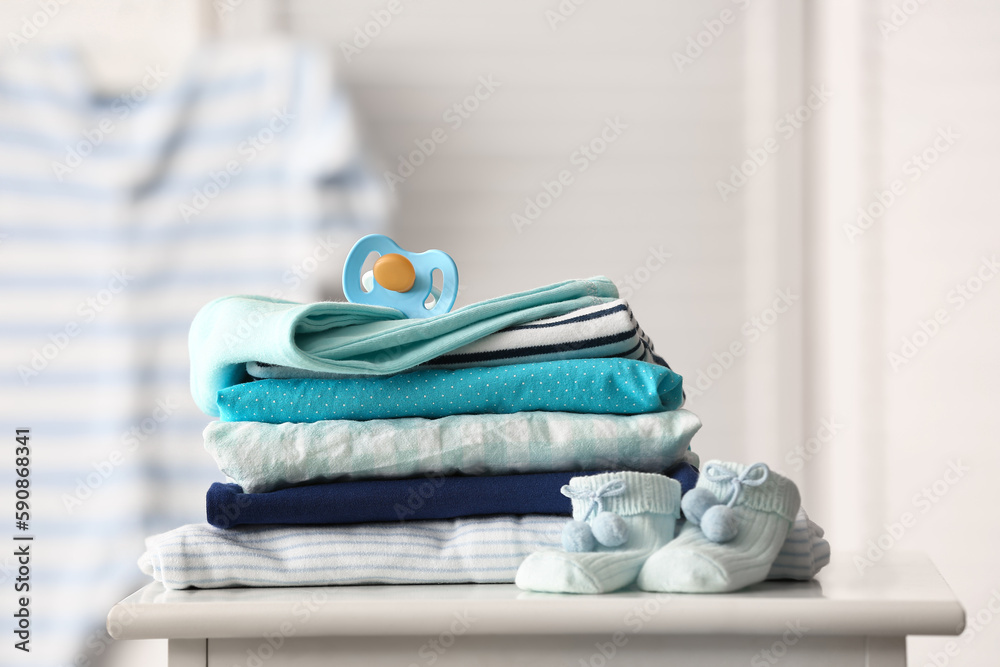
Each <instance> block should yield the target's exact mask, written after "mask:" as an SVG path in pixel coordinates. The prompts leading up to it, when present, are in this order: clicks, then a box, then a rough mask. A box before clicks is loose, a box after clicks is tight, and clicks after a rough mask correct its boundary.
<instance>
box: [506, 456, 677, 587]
mask: <svg viewBox="0 0 1000 667" xmlns="http://www.w3.org/2000/svg"><path fill="white" fill-rule="evenodd" d="M569 487H570V492H569V495H570V497H571V498H572V499H573V518H574V519H575V521H574V522H571V523H570V525H571V526H575V527H574V528H568V529H567V530H566V532H564V533H563V544H564V546H567V547H574V548H573V549H567V550H566V551H562V550H559V549H549V550H545V551H537V552H535V553H533V554H531V555H530V556H528V557H527V558H526V559H525V560H524V562H523V563H521V567H520V568H518V571H517V576H516V578H515V580H514V582H515V583H516V584H517V585H518V586H519V587H520V588H523V589H525V590H531V591H544V592H550V593H607V592H610V591H614V590H617V589H619V588H622V587H624V586H627V585H629V584H630V583H632V582H633V581H634V580H635V577H636V575H637V574H638V573H639V568H641V567H642V563H643V561H645V560H646V558H647V557H648V556H649V555H650V554H651V553H653V552H654V551H656V550H657V549H659V548H660V547H662V546H663V545H664V544H666V543H667V542H668V541H669V540H670V539H671V538H672V537H673V535H674V528H675V526H676V522H677V519H678V518H679V517H680V500H681V498H680V496H681V486H680V483H678V482H677V481H676V480H673V479H670V478H669V477H666V476H664V475H657V474H653V473H642V472H615V473H604V474H600V475H590V476H586V477H574V478H573V479H571V480H570V482H569ZM609 489H610V490H611V491H612V492H613V493H609ZM617 489H620V490H619V491H615V490H617ZM598 500H600V508H595V505H597V503H598ZM595 509H597V514H596V516H594V518H593V519H591V520H590V521H589V524H588V523H587V522H586V521H585V520H586V519H587V518H589V517H590V516H592V515H593V513H594V511H595ZM602 517H603V518H602ZM612 517H613V518H612ZM580 523H584V525H588V527H589V529H590V530H589V532H588V531H587V530H586V529H584V528H582V527H580ZM586 535H589V536H590V537H589V538H587V537H586ZM589 540H593V543H592V544H591V543H590V542H589ZM584 546H590V547H591V548H592V549H593V550H592V551H591V550H588V551H582V550H576V547H581V548H582V547H584Z"/></svg>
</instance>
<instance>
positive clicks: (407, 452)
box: [205, 410, 701, 493]
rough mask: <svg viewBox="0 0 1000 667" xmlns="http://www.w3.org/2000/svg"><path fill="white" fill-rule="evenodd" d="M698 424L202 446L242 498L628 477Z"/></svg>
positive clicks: (316, 434)
mask: <svg viewBox="0 0 1000 667" xmlns="http://www.w3.org/2000/svg"><path fill="white" fill-rule="evenodd" d="M700 428H701V421H700V420H699V419H698V417H697V416H695V415H694V414H693V413H691V412H688V411H687V410H671V411H669V412H654V413H647V414H639V415H626V416H621V415H589V414H572V413H565V412H517V413H513V414H500V415H455V416H451V417H442V418H441V419H423V418H419V417H414V418H406V419H376V420H371V421H348V420H336V421H320V422H314V423H310V424H291V423H285V424H263V423H259V422H212V423H211V424H209V425H208V428H206V429H205V449H207V450H208V452H209V453H210V454H211V455H212V457H213V458H215V461H216V463H217V464H218V465H219V469H220V470H222V472H223V473H225V474H226V475H227V476H228V477H229V478H230V479H232V481H234V482H235V483H237V484H239V485H240V486H241V487H243V490H244V491H245V492H247V493H262V492H266V491H272V490H274V489H278V488H282V487H287V486H291V485H294V484H302V483H306V482H329V481H336V480H347V479H356V480H360V479H390V478H403V477H416V476H419V475H428V476H442V475H462V474H470V475H473V474H478V475H504V474H511V473H519V472H559V471H573V470H635V471H641V472H661V471H663V470H666V469H668V468H670V467H671V466H672V465H674V464H676V463H679V462H681V461H685V462H687V463H691V464H692V465H696V466H697V464H698V459H697V457H696V456H695V455H694V454H693V453H692V452H691V451H689V445H690V442H691V438H692V437H693V436H694V434H695V433H696V432H697V431H698V429H700Z"/></svg>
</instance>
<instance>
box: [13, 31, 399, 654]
mask: <svg viewBox="0 0 1000 667" xmlns="http://www.w3.org/2000/svg"><path fill="white" fill-rule="evenodd" d="M335 83H336V82H335V79H334V77H333V74H332V72H331V71H330V70H329V68H328V66H327V63H326V60H325V58H324V57H323V56H321V55H319V54H317V53H313V52H311V51H309V50H306V49H302V48H298V47H291V46H288V45H283V44H280V43H274V44H255V45H253V47H252V48H239V47H226V48H223V47H212V48H207V49H205V50H203V51H201V52H199V53H197V54H196V55H195V57H194V58H193V59H192V60H191V61H190V62H189V63H188V64H187V65H186V67H184V68H182V69H179V70H177V71H167V70H164V69H163V68H161V67H158V66H157V65H156V64H155V63H153V64H151V65H150V68H149V69H148V70H147V71H146V72H145V73H144V76H143V78H142V79H141V80H139V81H136V82H135V84H136V85H135V87H133V88H132V89H130V90H129V91H125V92H124V93H123V94H122V95H119V96H110V97H109V96H105V95H103V94H102V93H100V92H99V91H96V90H95V89H94V87H93V86H92V85H91V83H90V78H89V76H88V73H87V71H86V68H85V65H84V63H83V61H82V60H81V58H80V57H78V55H77V54H75V53H74V52H71V51H68V50H53V51H44V52H37V53H31V52H28V51H24V52H22V53H20V54H19V55H18V56H17V57H7V58H5V59H0V146H2V150H0V259H2V261H0V293H2V299H3V303H4V317H3V320H2V322H0V355H2V358H3V362H4V364H3V367H4V369H5V371H6V372H5V373H4V375H3V379H2V383H0V385H2V386H0V402H2V403H3V405H4V407H5V409H4V412H3V415H2V417H0V423H2V425H3V429H2V430H0V433H7V434H8V435H9V437H10V438H11V439H13V436H14V429H15V428H24V427H28V428H30V429H31V443H32V457H31V475H32V477H31V484H32V493H33V494H34V495H33V498H34V500H35V503H34V504H33V506H32V511H31V521H30V531H29V532H30V533H32V534H34V535H35V538H36V542H35V544H36V545H37V551H36V553H35V554H34V560H33V563H32V565H33V571H32V575H33V579H32V591H31V593H32V597H31V601H32V613H33V615H34V618H33V631H34V634H33V641H32V656H31V657H32V660H33V662H32V664H33V665H53V666H55V665H57V664H58V665H64V664H86V663H85V662H83V661H84V660H93V659H94V658H96V656H98V655H100V654H102V653H103V652H104V651H105V650H106V648H107V645H108V644H107V643H108V641H110V640H109V639H108V638H107V636H106V633H105V630H104V622H105V616H106V613H107V610H108V609H109V608H110V606H111V605H112V604H114V602H116V601H117V600H118V599H120V598H121V597H122V596H124V595H126V594H127V593H129V592H131V590H134V589H135V588H136V587H137V586H139V585H141V584H142V583H143V581H144V578H143V577H142V576H141V575H140V574H139V573H138V572H136V570H135V561H136V558H137V557H138V556H139V554H140V553H142V550H143V538H144V537H145V536H146V535H148V534H149V533H151V532H159V531H161V530H165V529H166V528H168V527H172V526H176V525H178V524H180V523H186V522H187V521H190V520H193V519H195V518H197V517H199V515H200V514H201V513H202V512H203V511H204V508H203V498H204V496H203V493H204V489H205V487H206V486H208V485H209V484H210V483H212V482H213V481H219V480H221V479H222V476H221V475H220V473H219V472H218V470H216V469H215V467H214V466H213V465H212V463H211V461H210V460H209V459H208V458H207V457H205V454H204V452H203V451H202V449H201V446H200V442H199V441H200V433H201V431H202V430H203V429H204V428H205V425H206V424H207V423H208V421H209V418H208V417H206V416H205V415H204V414H202V412H201V411H199V410H198V409H197V408H196V407H195V405H194V403H193V401H192V399H191V397H190V393H189V391H188V382H189V374H188V364H187V358H188V350H187V333H188V327H189V325H190V322H191V319H192V318H193V317H194V314H195V312H197V310H198V309H199V308H200V307H201V306H202V305H203V304H204V303H205V302H206V301H209V300H212V299H214V298H216V297H219V296H221V295H224V294H231V293H261V294H268V295H272V296H275V297H287V298H293V299H303V300H315V299H317V298H319V297H320V296H321V295H322V294H324V293H330V292H331V290H330V288H329V285H330V284H338V285H339V272H340V267H341V265H342V261H343V257H344V256H345V255H346V252H347V250H348V249H349V247H350V244H351V243H353V240H354V239H355V238H357V237H358V236H360V235H362V234H363V233H367V232H369V231H373V230H375V229H377V228H378V227H379V225H380V220H381V219H382V216H383V213H384V210H383V209H384V205H383V199H382V193H381V190H380V187H381V186H378V185H376V183H377V181H375V180H373V179H372V178H369V177H368V175H367V173H366V171H365V169H364V167H363V163H362V159H361V156H360V153H359V150H358V142H357V137H356V134H355V130H354V126H353V121H352V118H351V113H350V109H349V105H348V103H347V100H346V99H345V98H344V96H343V94H342V93H341V92H340V91H339V90H338V89H337V87H336V86H335ZM329 277H334V279H335V280H334V281H329V280H328V278H329ZM338 289H339V288H338ZM12 475H13V473H12V468H11V467H10V466H4V467H0V484H2V485H3V486H4V487H5V488H12V487H13V478H12ZM67 554H73V557H72V558H67ZM13 576H16V574H15V564H14V557H13V556H12V555H9V554H8V555H6V556H0V579H4V580H7V581H9V580H10V578H11V577H13ZM9 644H10V642H8V643H6V644H5V645H4V647H3V648H2V649H0V663H4V664H11V662H13V660H14V659H15V658H17V659H20V658H22V657H23V654H21V653H20V651H18V652H17V654H14V652H13V651H14V650H13V649H12V648H10V646H9Z"/></svg>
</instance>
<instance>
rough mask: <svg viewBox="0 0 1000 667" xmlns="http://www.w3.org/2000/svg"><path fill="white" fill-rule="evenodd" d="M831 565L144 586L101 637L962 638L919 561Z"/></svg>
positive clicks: (733, 644) (577, 653)
mask: <svg viewBox="0 0 1000 667" xmlns="http://www.w3.org/2000/svg"><path fill="white" fill-rule="evenodd" d="M834 556H835V558H834V561H833V563H832V564H831V565H830V566H829V567H828V568H827V569H825V570H824V571H823V572H821V573H820V575H819V577H818V578H817V579H816V580H815V581H811V582H766V583H764V584H760V585H757V586H753V587H751V588H748V589H746V590H744V591H741V592H739V593H731V594H728V595H673V596H671V595H658V594H652V593H644V592H641V591H626V592H621V593H615V594H611V595H596V596H571V595H550V594H540V593H527V592H524V591H521V590H519V589H517V588H516V587H514V586H512V585H450V586H349V587H326V588H269V589H268V588H257V589H252V588H230V589H216V590H186V591H171V590H166V589H164V588H163V586H161V585H160V584H158V583H153V584H149V585H148V586H145V587H144V588H142V589H140V590H139V591H137V592H136V593H134V594H132V595H130V596H129V597H127V598H125V599H124V600H122V601H121V602H119V603H118V604H117V605H115V606H114V608H113V609H112V610H111V613H110V614H109V615H108V631H109V632H110V633H111V636H113V637H115V638H116V639H152V638H167V639H168V640H169V642H168V651H169V665H170V667H195V666H197V667H205V666H206V665H207V666H208V667H232V666H233V665H242V666H245V667H291V666H295V667H316V666H319V665H324V666H326V665H338V666H339V665H364V666H365V667H382V666H389V665H391V666H393V667H414V666H416V667H430V666H431V665H433V666H435V667H449V666H451V665H483V666H487V665H490V666H492V665H495V666H497V667H500V666H503V667H512V666H515V665H524V666H528V665H545V666H547V667H554V666H557V665H561V666H565V667H586V666H588V665H589V666H590V667H608V666H609V665H612V664H613V665H615V666H616V667H619V666H620V667H630V666H633V665H634V666H639V665H667V664H671V665H684V666H685V667H689V666H696V665H712V666H713V667H714V666H716V665H739V666H740V667H746V665H750V666H751V667H770V666H772V665H777V664H779V663H780V665H782V667H800V666H809V667H812V666H818V665H823V666H825V667H841V666H844V667H846V666H848V665H851V666H856V667H901V666H902V665H905V664H906V636H907V635H955V634H958V633H960V632H961V631H962V629H963V627H964V624H965V612H964V610H963V609H962V606H961V604H959V602H958V600H957V599H956V598H955V596H954V594H953V593H952V592H951V590H950V589H949V588H948V585H947V584H946V583H945V582H944V580H943V579H942V578H941V575H940V574H938V572H937V570H936V569H935V568H934V566H933V565H932V564H931V562H930V561H929V560H928V559H927V558H926V557H925V556H922V555H919V554H895V553H893V554H889V555H887V556H886V557H885V558H884V559H883V560H882V561H881V562H880V563H878V564H877V565H875V566H874V567H872V568H870V569H867V570H866V571H865V572H864V573H863V574H861V573H859V572H858V570H857V568H855V566H854V565H853V563H852V559H851V557H850V556H847V555H837V554H834Z"/></svg>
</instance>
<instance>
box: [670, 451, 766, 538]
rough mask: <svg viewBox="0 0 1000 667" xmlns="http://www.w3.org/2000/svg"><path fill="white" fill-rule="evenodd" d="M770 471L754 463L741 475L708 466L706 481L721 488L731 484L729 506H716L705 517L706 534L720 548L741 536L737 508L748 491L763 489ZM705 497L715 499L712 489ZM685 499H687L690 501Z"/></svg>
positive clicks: (704, 532) (704, 531) (703, 524)
mask: <svg viewBox="0 0 1000 667" xmlns="http://www.w3.org/2000/svg"><path fill="white" fill-rule="evenodd" d="M770 472H771V471H770V469H769V468H768V467H767V465H766V464H764V463H754V464H753V465H752V466H750V467H748V468H747V469H746V470H744V471H743V472H742V473H740V474H739V475H737V474H735V473H733V472H731V471H729V470H726V469H725V468H723V467H722V466H713V465H708V466H705V473H704V474H705V478H706V479H708V480H710V481H712V482H717V483H720V484H729V486H730V489H731V491H730V496H729V502H727V503H726V504H725V505H722V504H721V503H720V504H718V505H712V506H711V507H709V508H708V509H705V510H703V514H702V515H701V526H700V527H701V532H702V534H703V535H704V536H705V537H707V538H708V539H710V540H711V541H713V542H715V543H717V544H724V543H726V542H731V541H732V540H734V539H736V536H737V535H739V533H740V521H739V517H737V516H736V512H734V511H733V505H734V504H736V501H737V500H739V498H740V494H741V493H743V488H744V487H755V486H760V485H761V484H763V483H764V482H766V481H767V476H768V474H769V473H770ZM696 490H697V489H692V490H691V491H689V492H688V493H687V494H686V496H689V495H691V493H693V492H694V491H696ZM702 490H703V491H705V493H707V494H709V495H713V496H714V494H712V492H711V491H709V490H708V489H702ZM686 496H685V497H686ZM681 507H682V508H683V507H684V499H683V498H682V499H681Z"/></svg>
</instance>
